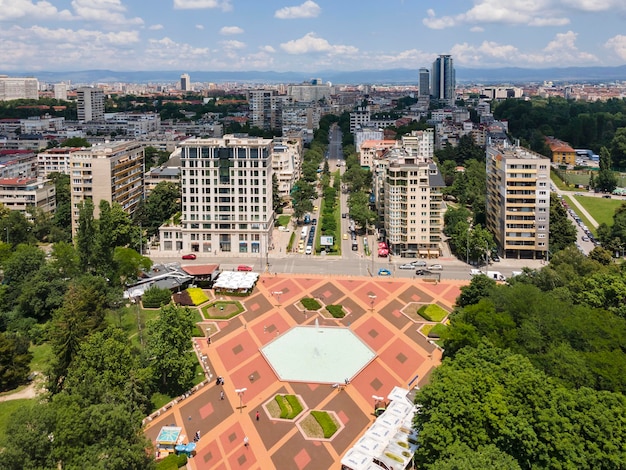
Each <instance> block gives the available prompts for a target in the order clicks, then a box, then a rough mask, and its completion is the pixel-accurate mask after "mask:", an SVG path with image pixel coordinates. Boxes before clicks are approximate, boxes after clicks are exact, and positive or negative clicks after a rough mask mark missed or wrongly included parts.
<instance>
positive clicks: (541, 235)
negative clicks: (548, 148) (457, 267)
mask: <svg viewBox="0 0 626 470" xmlns="http://www.w3.org/2000/svg"><path fill="white" fill-rule="evenodd" d="M486 165H487V200H486V212H487V228H488V229H489V230H490V231H491V232H492V233H493V235H494V238H495V241H496V243H497V245H498V250H499V252H500V254H501V255H502V256H504V257H506V258H525V259H544V258H545V257H546V254H547V253H548V249H549V245H548V238H549V233H550V160H549V159H548V158H546V157H544V156H543V155H540V154H538V153H535V152H533V151H531V150H528V149H525V148H523V147H520V146H514V145H511V144H508V143H503V144H498V145H489V146H487V163H486Z"/></svg>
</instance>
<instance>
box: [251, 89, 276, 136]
mask: <svg viewBox="0 0 626 470" xmlns="http://www.w3.org/2000/svg"><path fill="white" fill-rule="evenodd" d="M276 95H277V92H276V90H250V91H249V92H248V105H249V107H250V119H251V121H252V122H251V124H252V126H254V127H258V128H259V129H263V130H270V129H271V125H272V99H273V97H274V96H276Z"/></svg>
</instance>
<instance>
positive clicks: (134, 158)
mask: <svg viewBox="0 0 626 470" xmlns="http://www.w3.org/2000/svg"><path fill="white" fill-rule="evenodd" d="M70 190H71V194H72V232H75V231H76V228H77V227H78V216H79V205H80V203H81V202H83V201H85V200H87V199H91V200H92V201H93V204H94V207H95V210H94V217H96V218H97V217H98V215H99V209H98V207H99V205H100V201H102V200H104V201H107V202H108V203H109V204H113V203H118V204H120V205H121V206H122V208H123V209H124V211H125V212H126V213H128V214H131V215H132V214H133V213H134V212H135V210H136V209H137V207H138V206H139V203H140V201H141V199H142V198H143V192H144V150H143V146H142V145H141V144H140V143H139V142H135V141H120V142H111V143H104V144H98V145H94V146H93V147H89V148H85V149H80V150H77V151H75V152H72V153H71V154H70Z"/></svg>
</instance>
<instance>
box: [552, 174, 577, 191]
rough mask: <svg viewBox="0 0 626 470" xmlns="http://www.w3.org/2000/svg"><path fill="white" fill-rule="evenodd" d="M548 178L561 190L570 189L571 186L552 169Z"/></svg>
mask: <svg viewBox="0 0 626 470" xmlns="http://www.w3.org/2000/svg"><path fill="white" fill-rule="evenodd" d="M550 179H551V180H552V182H553V183H554V185H555V186H556V187H557V188H559V189H560V190H561V191H570V190H571V189H572V188H571V187H570V186H568V185H567V184H566V183H565V182H564V181H563V180H562V179H561V178H560V177H559V175H557V174H556V173H555V172H554V171H552V170H550Z"/></svg>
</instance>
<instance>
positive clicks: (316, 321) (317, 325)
mask: <svg viewBox="0 0 626 470" xmlns="http://www.w3.org/2000/svg"><path fill="white" fill-rule="evenodd" d="M315 331H318V332H319V331H320V322H319V321H318V319H317V318H316V319H315Z"/></svg>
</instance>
